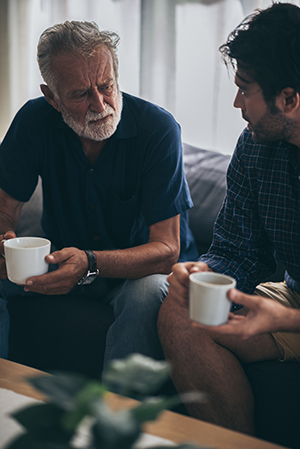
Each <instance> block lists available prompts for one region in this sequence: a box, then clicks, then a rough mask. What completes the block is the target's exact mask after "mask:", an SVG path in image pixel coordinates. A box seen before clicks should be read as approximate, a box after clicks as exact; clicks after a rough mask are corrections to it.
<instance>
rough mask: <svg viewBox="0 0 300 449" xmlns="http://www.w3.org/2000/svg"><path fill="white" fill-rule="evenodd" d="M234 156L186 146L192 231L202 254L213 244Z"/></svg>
mask: <svg viewBox="0 0 300 449" xmlns="http://www.w3.org/2000/svg"><path fill="white" fill-rule="evenodd" d="M230 158H231V156H230V155H227V154H226V155H225V154H221V153H218V152H215V151H209V150H202V149H200V148H196V147H193V146H191V145H188V144H185V143H184V144H183V161H184V166H185V173H186V178H187V182H188V185H189V188H190V192H191V196H192V200H193V202H194V207H193V208H192V209H191V210H190V212H189V220H190V228H191V231H192V233H193V235H194V237H195V239H196V243H197V246H198V249H199V251H200V254H201V253H203V252H205V251H206V250H207V248H208V246H209V245H210V243H211V239H212V230H213V224H214V222H215V219H216V217H217V214H218V212H219V210H220V207H221V205H222V202H223V199H224V196H225V193H226V171H227V167H228V163H229V161H230Z"/></svg>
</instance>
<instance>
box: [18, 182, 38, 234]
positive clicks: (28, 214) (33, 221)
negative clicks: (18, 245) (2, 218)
mask: <svg viewBox="0 0 300 449" xmlns="http://www.w3.org/2000/svg"><path fill="white" fill-rule="evenodd" d="M42 197H43V194H42V182H41V179H39V182H38V185H37V187H36V189H35V191H34V193H33V195H32V197H31V198H30V200H29V201H28V202H27V203H25V204H24V206H23V209H22V212H21V215H20V219H19V223H18V227H17V236H34V237H43V235H44V233H43V230H42V226H41V218H42V206H43V198H42Z"/></svg>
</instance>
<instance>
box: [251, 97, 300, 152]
mask: <svg viewBox="0 0 300 449" xmlns="http://www.w3.org/2000/svg"><path fill="white" fill-rule="evenodd" d="M250 125H251V128H252V129H251V130H252V137H253V140H254V141H255V142H256V143H264V142H273V141H275V140H285V141H287V142H290V141H291V140H292V138H293V136H295V134H296V133H297V132H298V124H297V123H296V122H295V121H293V120H291V119H288V118H287V117H286V116H285V115H284V114H283V113H282V112H281V111H280V109H279V108H277V107H276V106H274V105H272V107H270V106H268V109H267V112H266V113H265V115H264V116H263V117H262V118H261V119H260V120H259V121H258V122H257V123H256V124H255V125H253V124H252V123H251V122H250Z"/></svg>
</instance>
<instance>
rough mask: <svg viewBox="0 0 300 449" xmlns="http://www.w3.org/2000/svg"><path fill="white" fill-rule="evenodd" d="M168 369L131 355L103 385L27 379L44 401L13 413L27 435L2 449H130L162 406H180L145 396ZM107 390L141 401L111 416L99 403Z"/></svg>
mask: <svg viewBox="0 0 300 449" xmlns="http://www.w3.org/2000/svg"><path fill="white" fill-rule="evenodd" d="M169 370H170V367H169V365H168V363H167V362H164V361H155V360H152V359H150V358H147V357H144V356H142V355H140V354H132V355H130V356H129V357H128V358H126V359H123V360H114V361H112V362H111V364H110V366H109V367H108V369H107V371H106V372H105V374H104V380H103V383H101V382H98V381H94V380H90V379H87V378H85V377H83V376H81V375H77V374H69V373H63V372H56V373H53V374H54V375H52V376H49V375H45V376H40V377H34V378H29V379H27V381H28V382H29V383H30V384H32V385H33V386H34V387H35V388H37V389H38V390H40V391H41V392H43V393H44V394H45V395H46V396H47V398H48V402H47V403H42V404H35V405H31V406H29V407H26V408H24V409H22V410H19V411H17V412H15V413H14V414H13V415H12V417H13V418H14V419H16V420H17V421H18V422H19V423H20V424H21V425H22V426H23V427H24V429H25V431H26V433H24V434H22V435H21V436H19V437H17V438H16V439H15V440H14V441H12V442H11V443H9V445H8V446H7V447H6V449H29V448H30V449H73V448H80V449H98V448H99V449H130V448H133V447H134V443H135V442H136V440H137V439H138V437H139V436H140V435H141V433H142V425H143V423H144V422H145V421H152V420H155V419H156V417H157V416H158V415H159V413H160V412H161V411H163V410H164V409H165V408H171V407H174V406H175V405H176V404H178V403H180V402H181V399H180V398H179V396H173V397H168V398H165V397H160V396H149V394H151V393H152V394H153V392H156V391H157V389H158V388H159V387H160V386H161V385H162V384H163V383H164V382H165V381H166V379H167V377H168V376H169ZM109 390H110V391H115V392H118V393H120V394H122V395H125V396H130V397H134V398H138V399H139V400H140V402H139V403H138V404H137V406H136V407H133V408H132V409H126V410H122V411H119V412H113V411H112V410H111V409H110V408H109V407H108V405H107V403H106V401H105V400H104V397H105V394H106V393H107V392H108V391H109ZM183 399H184V401H192V400H196V401H202V400H203V395H202V394H200V393H188V394H186V395H185V397H184V398H183ZM83 426H84V429H85V437H86V438H85V441H84V442H81V443H80V444H79V443H78V431H79V429H81V428H82V427H83ZM76 438H77V439H76ZM173 447H174V446H173ZM195 447H196V446H193V445H190V444H183V445H181V446H177V448H181V449H188V448H195ZM156 449H159V448H157V447H156Z"/></svg>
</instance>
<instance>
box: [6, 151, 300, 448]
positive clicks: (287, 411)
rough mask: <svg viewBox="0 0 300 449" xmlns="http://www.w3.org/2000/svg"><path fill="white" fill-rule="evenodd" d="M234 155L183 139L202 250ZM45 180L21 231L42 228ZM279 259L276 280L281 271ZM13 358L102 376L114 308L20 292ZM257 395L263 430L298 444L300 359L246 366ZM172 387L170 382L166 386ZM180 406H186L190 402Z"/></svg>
mask: <svg viewBox="0 0 300 449" xmlns="http://www.w3.org/2000/svg"><path fill="white" fill-rule="evenodd" d="M229 160H230V156H227V155H223V154H220V153H216V152H213V151H207V150H202V149H199V148H194V147H191V146H189V145H184V162H185V170H186V176H187V180H188V183H189V187H190V190H191V195H192V198H193V201H194V208H193V209H191V211H190V227H191V230H192V232H193V234H194V237H195V239H196V242H197V246H198V249H199V253H200V254H201V253H203V252H205V251H206V250H207V248H208V247H209V245H210V242H211V238H212V228H213V223H214V220H215V218H216V215H217V213H218V210H219V209H220V206H221V204H222V201H223V198H224V195H225V189H226V177H225V173H226V169H227V166H228V163H229ZM40 214H41V186H40V185H39V186H38V188H37V190H36V192H35V194H34V195H33V197H32V198H31V200H30V202H29V203H28V204H26V205H25V206H24V208H23V211H22V215H21V219H20V223H19V227H18V230H17V233H18V235H40V234H41V233H42V230H41V228H40V224H39V221H40ZM282 273H283V271H282V267H281V266H280V264H279V269H278V272H277V273H275V275H274V276H273V279H274V280H280V279H281V278H282ZM9 312H10V317H11V327H10V350H9V358H10V359H11V360H13V361H16V362H20V363H23V364H26V365H29V366H33V367H35V368H38V369H42V370H45V371H50V370H54V369H63V370H71V371H77V372H81V373H83V374H85V375H87V376H89V377H95V378H97V377H99V375H100V373H101V370H102V359H103V353H104V344H105V336H106V332H107V329H108V327H109V326H110V324H111V323H112V321H113V315H112V311H111V309H110V308H109V307H108V306H106V305H103V304H101V303H99V302H98V301H97V299H96V298H91V299H90V300H89V301H85V302H84V303H82V302H81V301H80V298H77V297H70V296H61V297H55V299H54V298H53V297H44V298H43V299H41V298H36V297H34V296H32V297H30V298H27V299H26V300H24V298H21V297H17V296H16V297H14V298H11V299H10V301H9ZM244 369H245V371H246V374H247V376H248V378H249V381H250V383H251V386H252V389H253V392H254V395H255V399H256V425H257V435H258V436H259V437H260V438H262V439H266V440H269V441H273V442H275V443H278V444H281V445H284V446H286V447H290V448H294V449H296V448H300V430H299V429H300V427H299V418H300V364H298V363H292V362H290V363H280V362H276V361H274V362H261V363H254V364H250V365H247V366H245V367H244ZM168 391H169V392H170V391H173V386H172V385H170V384H169V385H166V386H165V392H168ZM179 411H181V412H184V409H180V410H179Z"/></svg>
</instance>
